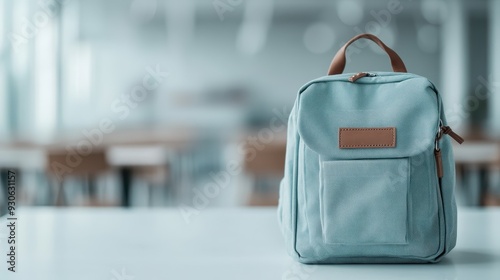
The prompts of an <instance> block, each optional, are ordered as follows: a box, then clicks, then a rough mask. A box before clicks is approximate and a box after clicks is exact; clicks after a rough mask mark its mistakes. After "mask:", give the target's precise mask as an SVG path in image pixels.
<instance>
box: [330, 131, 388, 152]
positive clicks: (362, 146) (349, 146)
mask: <svg viewBox="0 0 500 280" xmlns="http://www.w3.org/2000/svg"><path fill="white" fill-rule="evenodd" d="M349 130H354V131H356V130H358V131H359V130H362V131H366V130H376V131H381V130H382V131H383V130H391V132H392V133H391V134H392V142H391V144H375V145H345V144H342V132H344V131H349ZM395 131H396V129H394V127H383V128H340V133H339V144H340V148H367V147H395V146H396V134H395Z"/></svg>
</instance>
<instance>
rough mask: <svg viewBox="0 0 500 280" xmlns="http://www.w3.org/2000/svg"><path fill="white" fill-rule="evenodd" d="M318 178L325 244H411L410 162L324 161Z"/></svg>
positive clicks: (383, 160) (379, 160)
mask: <svg viewBox="0 0 500 280" xmlns="http://www.w3.org/2000/svg"><path fill="white" fill-rule="evenodd" d="M320 173H321V174H320V177H321V178H320V179H321V185H320V210H321V226H322V235H323V242H324V243H327V244H349V245H370V244H372V245H377V244H407V243H408V238H407V218H408V210H407V200H408V199H407V197H408V186H409V182H410V178H409V177H410V176H409V174H410V172H409V160H408V158H399V159H375V160H341V161H323V162H321V171H320Z"/></svg>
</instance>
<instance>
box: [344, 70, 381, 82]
mask: <svg viewBox="0 0 500 280" xmlns="http://www.w3.org/2000/svg"><path fill="white" fill-rule="evenodd" d="M367 76H368V77H375V74H372V73H368V72H359V73H357V74H354V75H352V76H351V77H349V82H351V83H354V82H356V81H357V80H358V79H360V78H363V77H367Z"/></svg>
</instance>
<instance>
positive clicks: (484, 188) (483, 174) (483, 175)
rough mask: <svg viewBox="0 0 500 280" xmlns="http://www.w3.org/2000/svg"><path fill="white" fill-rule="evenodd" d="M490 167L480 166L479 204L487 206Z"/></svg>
mask: <svg viewBox="0 0 500 280" xmlns="http://www.w3.org/2000/svg"><path fill="white" fill-rule="evenodd" d="M488 182H489V181H488V169H487V168H486V167H480V168H479V206H486V195H487V194H488V189H489V188H488V187H489V186H488Z"/></svg>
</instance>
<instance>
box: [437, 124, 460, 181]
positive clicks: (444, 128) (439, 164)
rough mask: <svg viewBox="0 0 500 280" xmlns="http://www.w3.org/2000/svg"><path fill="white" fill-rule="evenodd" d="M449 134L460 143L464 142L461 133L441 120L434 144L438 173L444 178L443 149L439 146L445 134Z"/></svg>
mask: <svg viewBox="0 0 500 280" xmlns="http://www.w3.org/2000/svg"><path fill="white" fill-rule="evenodd" d="M444 134H446V135H449V136H450V137H451V138H453V140H455V141H457V143H458V144H462V143H463V142H464V138H462V137H461V136H460V135H458V134H456V133H455V132H454V131H453V130H452V129H451V128H450V127H449V126H444V125H443V121H441V120H440V125H439V130H438V133H437V135H436V140H435V144H434V158H435V159H436V173H437V175H438V178H439V179H441V178H443V174H444V171H443V160H442V156H441V149H440V148H439V140H440V139H441V137H443V135H444Z"/></svg>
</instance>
